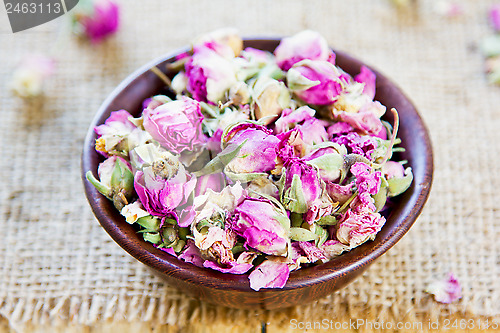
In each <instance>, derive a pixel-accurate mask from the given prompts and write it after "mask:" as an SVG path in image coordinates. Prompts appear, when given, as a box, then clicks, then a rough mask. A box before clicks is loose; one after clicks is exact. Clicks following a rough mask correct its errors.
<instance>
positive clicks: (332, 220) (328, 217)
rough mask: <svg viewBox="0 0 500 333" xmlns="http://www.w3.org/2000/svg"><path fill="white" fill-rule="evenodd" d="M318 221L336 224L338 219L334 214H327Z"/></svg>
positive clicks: (324, 223) (318, 222)
mask: <svg viewBox="0 0 500 333" xmlns="http://www.w3.org/2000/svg"><path fill="white" fill-rule="evenodd" d="M316 223H317V224H318V225H336V224H337V223H338V221H337V219H336V218H335V217H334V216H333V215H325V216H323V217H322V218H321V219H320V220H319V221H317V222H316Z"/></svg>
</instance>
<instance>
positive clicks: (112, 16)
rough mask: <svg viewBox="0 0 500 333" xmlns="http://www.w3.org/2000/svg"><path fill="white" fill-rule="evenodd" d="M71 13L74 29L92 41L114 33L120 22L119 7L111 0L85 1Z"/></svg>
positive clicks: (100, 39)
mask: <svg viewBox="0 0 500 333" xmlns="http://www.w3.org/2000/svg"><path fill="white" fill-rule="evenodd" d="M80 8H81V10H80V11H76V12H75V13H74V14H73V20H74V24H75V29H76V30H77V32H79V33H82V34H84V35H85V36H86V37H87V38H88V39H90V41H91V42H92V43H98V42H100V41H102V40H104V38H106V37H108V36H110V35H112V34H114V33H115V32H116V31H117V30H118V27H119V24H120V8H119V6H118V4H116V3H115V2H114V1H112V0H93V1H87V2H86V3H85V6H81V7H80Z"/></svg>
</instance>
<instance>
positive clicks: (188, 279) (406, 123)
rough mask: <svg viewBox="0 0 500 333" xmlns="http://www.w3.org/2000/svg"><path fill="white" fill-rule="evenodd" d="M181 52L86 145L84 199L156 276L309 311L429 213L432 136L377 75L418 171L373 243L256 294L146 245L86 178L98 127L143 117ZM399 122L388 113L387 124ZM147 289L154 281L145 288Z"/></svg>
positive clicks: (231, 299)
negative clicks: (121, 116) (128, 116)
mask: <svg viewBox="0 0 500 333" xmlns="http://www.w3.org/2000/svg"><path fill="white" fill-rule="evenodd" d="M244 43H245V46H251V47H254V48H257V49H261V50H267V51H273V50H274V49H275V47H276V46H277V45H278V43H279V39H246V40H245V42H244ZM186 50H187V49H184V50H180V51H178V52H176V53H173V54H171V55H167V56H164V57H162V58H161V59H158V60H155V61H152V62H151V63H149V64H147V65H145V66H144V67H142V68H140V69H139V70H137V71H136V72H135V73H133V74H131V75H130V76H129V77H128V78H127V79H125V80H124V81H123V82H122V83H121V84H120V85H119V86H118V87H117V88H116V89H115V90H114V91H113V92H112V93H111V95H110V96H109V97H108V98H107V99H106V100H105V101H104V103H103V104H102V106H101V107H100V109H99V111H98V112H97V114H96V116H95V118H94V120H93V121H92V123H91V125H90V128H89V130H88V133H87V137H86V139H85V144H84V148H83V154H82V179H83V183H84V186H85V192H86V195H87V198H88V201H89V203H90V206H91V207H92V210H93V212H94V214H95V216H96V217H97V219H98V220H99V222H100V224H101V225H102V227H103V228H104V229H105V230H106V231H107V232H108V233H109V235H110V236H111V237H112V238H113V239H114V240H115V241H116V242H117V243H118V244H119V245H120V246H121V247H122V248H123V249H124V250H125V251H127V252H128V253H129V254H130V255H132V256H133V257H134V258H136V259H137V260H139V261H141V262H142V263H144V264H145V265H147V266H148V267H150V268H151V269H152V270H153V271H154V272H155V273H157V275H159V276H161V277H162V278H164V279H165V280H166V281H167V282H168V283H170V284H171V285H174V286H177V287H178V288H179V289H181V290H183V291H184V292H185V293H187V294H189V295H192V296H194V297H196V298H199V299H201V300H204V301H207V302H211V303H217V304H220V305H224V306H228V307H234V308H263V309H276V308H283V307H288V306H292V305H296V304H305V303H308V302H311V301H313V300H316V299H318V298H321V297H323V296H326V295H328V294H331V293H332V292H333V291H335V290H338V289H340V288H342V287H344V286H345V285H347V284H348V283H349V282H351V281H353V280H354V279H355V278H356V277H357V276H359V275H360V274H361V273H362V272H363V271H364V270H365V269H366V268H367V267H368V266H369V265H370V264H371V263H372V262H373V261H374V260H375V259H377V258H378V257H380V256H381V255H382V254H384V253H385V252H386V251H387V250H389V249H390V248H391V247H392V246H394V244H396V243H397V242H398V241H399V240H400V239H401V237H403V235H404V234H405V233H406V232H407V231H408V230H409V229H410V227H411V226H412V224H413V223H414V222H415V220H416V219H417V217H418V215H419V214H420V211H421V210H422V207H423V206H424V204H425V202H426V200H427V197H428V195H429V191H430V189H431V183H432V172H433V159H432V147H431V142H430V139H429V135H428V133H427V129H426V127H425V125H424V123H423V122H422V119H421V118H420V116H419V114H418V113H417V110H416V109H415V107H414V106H413V104H412V103H411V101H410V100H409V99H408V98H407V97H406V96H405V95H404V94H403V92H402V91H401V90H400V89H399V88H398V87H397V86H396V85H395V84H394V83H393V82H391V81H390V80H389V79H387V78H386V77H385V76H384V75H382V74H381V73H379V72H378V71H376V70H373V69H372V70H373V71H374V72H375V73H376V75H377V95H376V96H375V99H376V100H378V101H380V102H381V103H382V104H384V105H385V106H386V107H387V109H388V110H389V109H390V108H392V107H394V108H396V109H397V110H398V111H399V115H400V130H399V134H398V137H400V138H401V139H402V141H403V143H402V146H403V147H405V148H406V152H405V153H402V154H401V158H402V159H406V160H408V165H409V166H411V167H412V169H413V174H414V180H413V183H412V185H411V187H410V188H409V189H408V190H407V191H406V192H405V193H404V194H402V195H401V196H399V197H397V198H396V200H395V205H394V207H393V208H392V209H391V211H390V212H389V214H388V216H387V222H386V223H385V225H384V227H383V228H382V230H381V231H380V232H379V233H378V234H377V237H376V238H375V240H374V241H368V242H366V243H364V244H363V245H361V246H359V247H357V248H355V249H353V250H351V251H350V252H347V253H344V254H342V255H341V256H339V257H337V258H335V259H333V260H331V261H329V262H327V263H325V264H322V265H318V266H314V267H309V268H304V269H300V270H298V271H294V272H292V273H291V274H290V278H289V280H288V282H287V284H286V285H285V286H284V288H282V289H261V290H260V291H254V290H252V289H250V285H249V281H248V276H247V275H233V274H224V273H220V272H217V271H213V270H210V269H205V268H200V267H196V266H194V265H192V264H190V263H186V262H184V261H182V260H179V259H177V258H175V257H173V256H171V255H169V254H167V253H165V252H163V251H161V250H158V249H156V248H155V247H154V246H153V245H152V244H151V243H148V242H145V241H144V240H143V239H142V236H141V235H139V234H137V233H136V230H135V229H134V227H133V226H132V225H130V224H128V223H127V222H126V221H125V220H124V218H123V217H122V216H121V215H120V213H119V212H118V211H117V210H116V209H115V207H114V206H113V204H112V203H111V201H109V200H108V199H106V198H105V197H104V196H103V195H101V194H100V193H99V192H98V191H97V190H96V189H95V188H94V187H93V186H92V185H91V184H90V183H89V182H88V181H87V180H86V179H85V173H86V172H87V171H88V170H90V171H92V172H93V173H94V174H96V173H97V166H98V164H99V163H100V162H101V161H102V157H101V156H100V155H99V154H98V153H97V152H96V151H95V150H94V142H95V139H96V134H95V133H94V130H93V129H94V127H95V126H97V125H99V124H102V123H104V121H105V120H106V118H108V116H109V115H110V112H111V111H115V110H119V109H125V110H127V111H129V112H130V113H132V114H133V115H135V116H137V115H139V114H140V113H141V111H142V108H141V106H142V102H143V100H144V99H146V98H148V97H150V96H152V95H155V94H158V93H161V92H162V91H163V89H164V84H163V82H162V81H161V80H160V79H159V78H158V77H157V75H155V74H154V73H153V72H151V71H150V70H149V69H150V68H152V67H153V66H157V67H158V68H160V69H161V70H162V71H164V72H165V73H166V74H167V76H170V77H172V76H173V74H174V73H171V72H168V70H167V69H166V66H165V65H166V64H167V63H170V62H172V61H173V60H174V56H175V55H176V54H179V53H181V52H184V51H186ZM335 53H336V55H337V58H336V59H337V60H336V63H337V64H338V65H339V66H340V67H341V68H343V69H344V70H345V71H346V72H348V73H349V74H351V75H356V74H357V73H359V71H360V67H361V65H362V63H361V62H360V61H359V60H356V59H355V58H353V57H351V56H349V55H347V54H345V53H343V52H340V51H335ZM385 119H387V120H388V121H390V122H391V123H392V121H393V119H392V116H391V115H390V114H389V112H387V117H386V118H385ZM144 282H145V283H147V281H144Z"/></svg>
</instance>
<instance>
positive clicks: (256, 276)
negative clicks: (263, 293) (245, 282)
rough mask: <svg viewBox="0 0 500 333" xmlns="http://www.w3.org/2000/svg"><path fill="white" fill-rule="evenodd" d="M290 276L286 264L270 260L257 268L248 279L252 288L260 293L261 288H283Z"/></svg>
mask: <svg viewBox="0 0 500 333" xmlns="http://www.w3.org/2000/svg"><path fill="white" fill-rule="evenodd" d="M289 275H290V268H289V267H288V265H287V264H286V263H283V262H280V261H274V260H269V259H268V260H265V261H264V262H263V263H261V264H260V265H259V266H257V267H256V268H255V270H253V271H252V272H251V273H250V275H249V276H248V279H249V280H250V288H252V289H253V290H255V291H259V290H260V289H261V288H283V287H284V286H285V284H286V281H287V280H288V276H289Z"/></svg>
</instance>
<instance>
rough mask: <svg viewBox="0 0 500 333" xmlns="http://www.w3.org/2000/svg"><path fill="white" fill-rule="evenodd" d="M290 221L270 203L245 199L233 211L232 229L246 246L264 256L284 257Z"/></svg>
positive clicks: (287, 243)
mask: <svg viewBox="0 0 500 333" xmlns="http://www.w3.org/2000/svg"><path fill="white" fill-rule="evenodd" d="M289 227H290V220H289V218H288V216H287V214H286V212H285V211H281V210H279V209H278V208H277V207H276V206H275V205H274V204H273V203H271V201H269V200H266V199H255V198H250V197H247V198H246V199H245V200H243V201H242V202H241V203H240V204H239V205H238V207H236V209H235V217H234V219H233V221H232V228H233V230H234V232H236V234H237V235H239V236H241V237H243V238H245V240H246V243H245V244H246V245H247V246H249V247H252V248H254V249H256V250H259V251H261V252H263V253H266V254H271V255H277V256H285V255H286V253H287V249H288V245H289V242H290V240H289V238H288V231H287V228H289Z"/></svg>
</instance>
